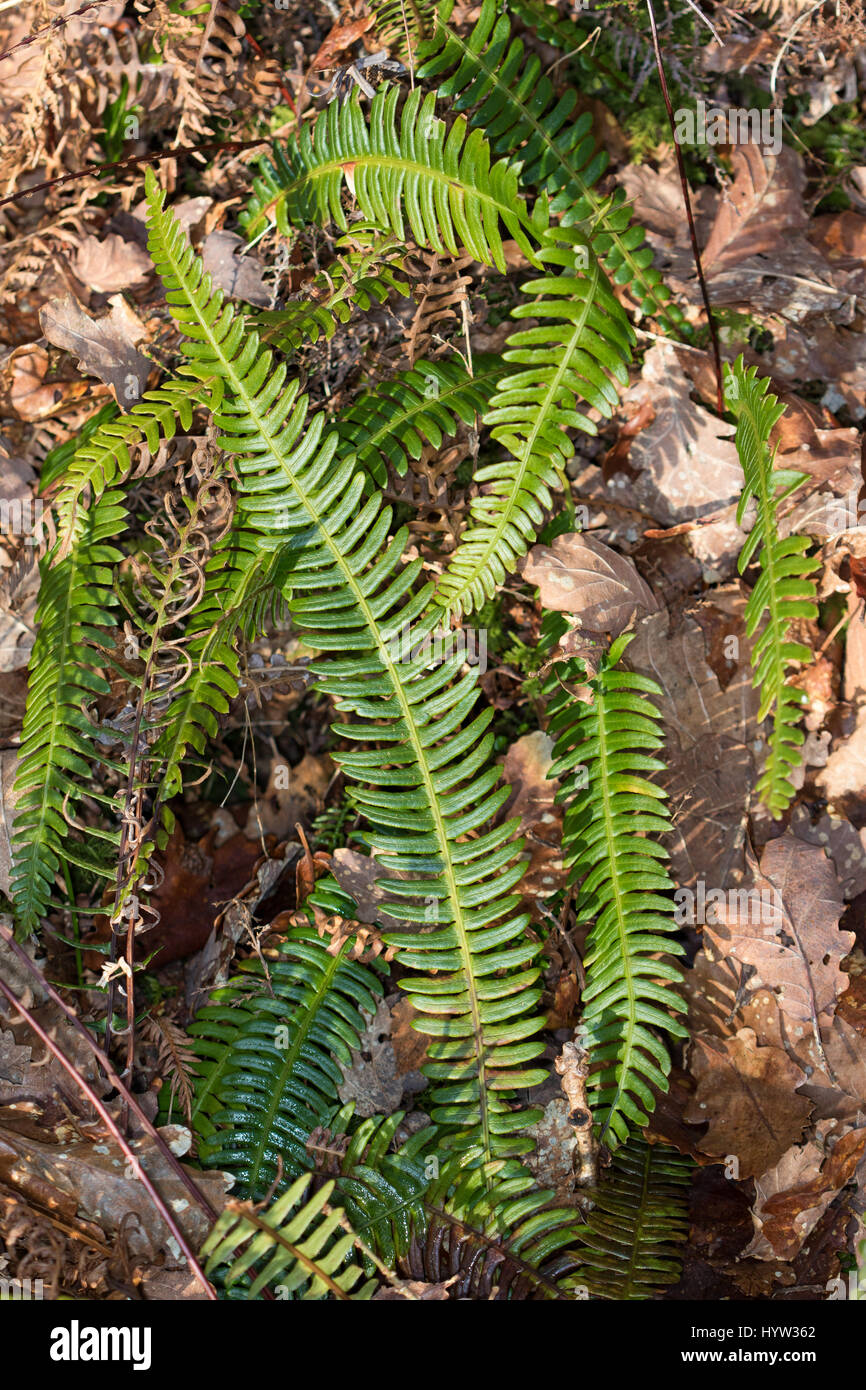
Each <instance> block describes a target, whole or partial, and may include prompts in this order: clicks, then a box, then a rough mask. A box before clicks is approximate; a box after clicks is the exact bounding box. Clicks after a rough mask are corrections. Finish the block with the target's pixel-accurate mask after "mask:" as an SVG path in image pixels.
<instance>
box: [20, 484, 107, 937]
mask: <svg viewBox="0 0 866 1390" xmlns="http://www.w3.org/2000/svg"><path fill="white" fill-rule="evenodd" d="M125 520H126V513H125V510H124V508H123V505H122V496H121V494H120V493H119V492H104V493H103V494H102V496H101V497H100V499H99V501H98V502H97V503H95V504H94V505H93V506H91V508H90V509H89V511H87V512H86V513H85V514H84V515H83V517H82V522H81V526H80V527H79V528H78V535H77V538H76V539H75V540H74V541H73V544H72V546H71V548H70V550H69V553H68V554H67V555H66V557H65V558H64V559H63V560H60V561H58V562H57V563H56V564H54V565H51V563H50V557H48V558H46V559H45V560H43V561H42V564H41V567H40V569H41V586H40V591H39V604H38V607H37V611H36V623H37V627H38V633H37V637H36V642H35V645H34V647H33V652H32V655H31V659H30V680H29V685H28V690H27V708H26V713H25V716H24V727H23V730H22V734H21V750H20V753H19V759H18V772H17V776H16V780H15V791H16V796H17V802H16V807H15V828H14V834H13V840H12V858H13V869H12V880H11V896H12V901H13V905H14V907H15V913H16V918H17V921H18V926H19V929H20V930H21V932H22V933H23V934H27V933H28V932H30V931H32V930H34V928H35V927H36V926H37V925H38V923H39V920H40V918H41V917H42V916H43V915H44V913H45V910H46V908H47V906H48V903H49V900H50V898H51V891H52V884H53V881H54V875H55V873H56V872H57V871H58V869H59V868H60V863H61V855H62V857H63V859H64V860H67V861H71V862H72V863H75V864H80V865H81V866H82V867H84V868H86V869H88V870H90V871H91V872H92V873H95V874H102V875H104V876H112V877H113V872H114V871H113V869H111V870H105V869H103V868H102V867H101V866H99V865H98V864H97V862H96V861H95V860H93V859H91V858H90V857H88V856H87V855H86V854H85V853H84V851H83V849H82V848H81V847H80V846H79V844H78V842H77V841H76V840H75V839H74V837H73V836H72V835H71V832H70V825H69V822H68V820H67V814H69V813H71V812H72V811H73V809H74V807H75V805H76V803H77V802H78V800H79V799H80V797H81V796H82V794H84V793H87V794H89V795H91V796H93V797H96V798H97V799H100V800H102V801H104V802H107V803H109V804H111V803H110V798H109V797H107V796H105V795H104V794H103V793H97V792H96V791H95V789H94V788H93V787H92V783H93V774H94V766H95V765H96V764H98V763H100V762H103V763H107V762H108V760H107V758H105V756H104V754H102V753H100V751H99V746H98V743H97V728H96V725H95V722H94V720H93V718H92V717H91V716H90V715H89V714H88V713H87V712H86V708H85V707H86V706H88V705H91V704H92V703H93V702H94V700H95V699H96V697H97V696H99V695H107V694H108V693H109V685H108V682H107V681H106V680H105V679H104V677H103V676H101V675H100V674H99V667H100V666H102V665H104V664H105V660H106V658H105V656H104V655H102V654H101V653H102V649H103V648H104V647H105V644H106V638H105V635H104V633H103V632H102V631H101V630H100V629H105V628H111V627H113V626H114V619H113V617H112V608H113V607H114V605H115V603H116V599H115V596H114V594H113V593H112V570H111V566H112V565H114V564H116V563H117V561H119V560H120V559H121V558H122V557H121V554H120V551H119V550H118V549H117V548H116V547H115V546H114V545H112V543H111V542H112V541H113V539H114V538H115V537H116V536H117V535H118V534H119V533H120V532H121V531H122V529H123V526H124V523H125ZM88 835H89V836H91V837H96V836H102V837H103V838H108V839H110V840H111V842H112V843H114V842H115V840H116V834H115V833H114V832H109V831H99V830H98V829H96V828H91V829H89V830H88Z"/></svg>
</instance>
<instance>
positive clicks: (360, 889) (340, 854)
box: [331, 849, 406, 931]
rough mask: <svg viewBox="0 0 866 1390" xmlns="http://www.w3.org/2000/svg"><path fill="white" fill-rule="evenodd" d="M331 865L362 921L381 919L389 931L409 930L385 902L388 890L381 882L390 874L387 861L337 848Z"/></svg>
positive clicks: (380, 923)
mask: <svg viewBox="0 0 866 1390" xmlns="http://www.w3.org/2000/svg"><path fill="white" fill-rule="evenodd" d="M331 867H332V868H333V871H334V877H335V879H336V880H337V882H338V883H339V885H340V887H341V888H342V890H343V892H344V893H348V894H349V897H350V898H352V899H353V901H354V903H355V906H356V908H357V910H358V920H359V921H360V922H370V923H374V922H375V923H378V925H379V926H381V927H384V928H385V930H386V931H405V930H406V923H405V922H403V921H401V920H400V919H399V918H397V917H392V916H390V914H389V913H388V912H386V911H385V909H384V907H383V906H382V904H383V903H384V902H385V901H386V899H387V894H386V891H385V889H384V887H382V886H381V885H382V884H383V883H384V882H385V881H386V880H387V879H388V878H389V876H390V875H389V873H388V869H387V865H386V863H384V862H383V861H382V860H379V859H376V858H374V857H373V856H372V855H367V854H360V853H359V852H358V851H357V850H354V849H337V850H335V851H334V853H333V855H332V856H331ZM393 876H394V877H395V878H399V877H400V875H399V874H394V875H393Z"/></svg>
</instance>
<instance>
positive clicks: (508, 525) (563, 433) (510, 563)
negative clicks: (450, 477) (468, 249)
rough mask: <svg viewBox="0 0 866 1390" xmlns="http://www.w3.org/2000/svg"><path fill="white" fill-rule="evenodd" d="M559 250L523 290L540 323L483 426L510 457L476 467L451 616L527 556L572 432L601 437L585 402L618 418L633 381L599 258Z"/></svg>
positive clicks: (448, 603) (452, 572)
mask: <svg viewBox="0 0 866 1390" xmlns="http://www.w3.org/2000/svg"><path fill="white" fill-rule="evenodd" d="M556 238H557V241H558V242H559V243H560V244H558V245H547V246H545V248H544V249H543V250H542V251H541V252H540V257H541V259H543V260H544V262H545V263H546V264H547V265H550V266H551V267H555V268H556V269H558V271H559V273H558V274H551V275H547V276H545V277H543V278H542V279H538V280H531V281H529V282H528V283H527V284H525V285H523V286H522V290H523V293H524V294H525V295H526V296H527V299H526V301H525V302H523V303H521V304H518V305H517V307H516V308H515V309H513V310H512V315H513V317H514V318H517V319H525V318H532V319H537V320H538V324H537V326H536V327H533V328H526V329H521V330H519V331H518V332H516V333H512V335H511V337H510V338H509V339H508V348H507V350H506V352H505V353H504V354H503V356H504V358H505V360H506V362H513V363H515V364H516V365H517V366H518V367H519V370H516V371H514V372H512V373H509V374H508V375H507V376H506V377H504V378H503V379H502V380H501V381H500V382H499V386H498V390H497V392H496V395H495V396H494V397H493V399H492V400H491V402H490V409H489V410H488V411H487V413H486V415H485V416H484V424H485V425H487V426H488V427H489V428H490V431H491V434H492V436H493V438H494V439H495V440H497V441H498V442H499V443H500V444H502V445H503V447H504V448H505V450H506V451H507V452H506V457H505V458H503V459H502V460H501V461H500V462H498V463H493V464H489V465H487V466H486V467H484V468H481V469H478V470H476V473H475V481H476V482H477V483H481V484H484V485H486V487H485V490H484V492H483V494H482V496H480V497H478V498H476V499H475V500H474V501H473V502H472V506H471V520H470V522H469V525H468V526H467V529H466V531H465V532H464V534H463V535H462V537H461V539H460V544H459V546H458V549H457V551H456V553H455V555H454V557H453V558H452V560H451V562H450V563H449V565H448V568H447V570H446V572H445V574H444V575H443V577H442V580H441V583H440V585H439V589H438V592H437V601H438V602H439V603H441V604H442V606H443V607H445V608H447V609H448V610H449V611H450V612H452V613H457V614H459V613H471V612H472V611H473V609H477V608H480V607H481V606H482V604H484V603H485V602H486V601H487V600H488V599H490V598H492V597H493V595H494V593H495V591H496V588H497V587H498V585H500V584H501V583H502V582H503V580H504V579H505V577H506V575H507V574H508V573H510V571H511V570H513V569H514V567H515V565H516V563H517V561H518V559H519V558H520V557H521V556H522V555H524V554H525V553H526V551H527V550H528V548H529V546H530V545H531V544H532V542H533V541H534V539H535V536H536V534H537V532H538V530H539V529H540V527H541V525H542V523H543V521H544V512H545V510H546V509H547V508H549V507H550V506H551V505H552V501H553V492H554V491H555V490H556V489H557V488H558V487H561V486H563V485H564V483H565V465H566V463H567V462H568V459H569V458H570V457H571V455H572V453H573V452H574V448H573V445H572V443H571V440H570V438H569V435H568V430H569V429H580V430H584V431H585V432H586V433H588V434H595V433H597V430H596V426H595V424H594V423H593V421H592V420H591V419H590V417H589V416H588V415H587V414H586V412H585V407H584V406H583V403H584V402H585V403H586V405H587V406H590V407H593V408H594V409H595V410H597V411H599V413H600V414H601V415H603V416H604V417H605V418H606V419H610V417H611V415H612V413H613V410H614V407H615V406H616V404H617V402H618V399H619V396H618V392H617V384H619V385H620V386H624V385H625V384H626V383H627V381H628V373H627V370H626V365H625V364H626V363H627V362H628V361H629V359H630V356H631V344H632V342H633V341H634V336H633V332H632V329H631V327H630V325H629V323H628V320H627V318H626V316H625V314H624V313H623V310H622V308H621V307H620V305H619V304H618V303H617V301H616V299H615V298H614V296H613V294H612V293H611V290H610V288H609V287H608V285H607V283H606V281H605V279H604V275H603V273H602V271H601V269H600V267H599V265H598V262H597V261H596V259H595V257H594V256H593V255H592V254H591V253H590V252H588V251H587V248H586V246H585V244H584V242H583V238H582V237H581V236H580V234H579V233H576V232H569V231H559V232H557V233H556Z"/></svg>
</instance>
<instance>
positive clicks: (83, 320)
mask: <svg viewBox="0 0 866 1390" xmlns="http://www.w3.org/2000/svg"><path fill="white" fill-rule="evenodd" d="M110 303H111V310H110V312H109V313H108V314H106V315H104V316H103V318H101V319H94V318H92V317H91V316H90V314H88V313H86V312H85V310H84V309H82V307H81V305H80V304H79V303H78V301H77V300H76V299H74V298H73V297H72V295H71V294H67V295H64V296H63V298H62V299H50V300H49V301H48V303H47V304H46V305H45V306H44V307H43V308H42V309H40V310H39V322H40V324H41V326H42V332H43V333H44V334H45V337H46V338H47V339H48V341H49V343H53V344H54V346H55V347H59V348H64V349H66V351H67V352H72V353H74V354H75V356H76V357H77V358H78V365H79V368H80V369H81V371H83V372H86V373H87V375H88V376H97V377H99V380H100V381H103V382H105V385H106V386H108V387H110V388H111V390H112V391H113V393H114V397H115V400H116V401H117V404H118V405H119V406H120V408H121V410H129V409H130V408H131V407H132V406H133V405H135V403H136V401H138V400H140V399H141V397H142V395H143V394H144V391H145V388H146V387H147V378H148V374H149V372H150V369H151V365H152V364H151V362H150V360H149V359H148V358H147V357H144V356H143V355H142V353H140V352H139V351H138V350H137V348H136V346H135V344H136V343H138V342H140V341H141V339H142V338H144V337H145V328H144V325H143V324H142V323H141V320H140V319H139V318H138V317H137V315H136V314H134V313H133V311H132V310H131V309H130V307H129V305H128V304H127V303H126V301H125V300H124V299H123V298H122V296H121V295H119V294H118V295H115V296H114V297H113V299H112V300H111V301H110Z"/></svg>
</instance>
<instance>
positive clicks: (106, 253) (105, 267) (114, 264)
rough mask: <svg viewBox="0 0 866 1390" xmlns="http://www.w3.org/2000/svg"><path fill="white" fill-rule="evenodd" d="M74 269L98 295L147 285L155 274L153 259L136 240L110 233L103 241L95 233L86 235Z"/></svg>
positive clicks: (81, 279)
mask: <svg viewBox="0 0 866 1390" xmlns="http://www.w3.org/2000/svg"><path fill="white" fill-rule="evenodd" d="M72 269H73V270H74V272H75V274H76V275H77V276H78V279H79V280H80V281H81V283H82V284H83V285H86V286H87V288H88V289H90V290H96V292H97V294H117V293H118V292H119V291H121V290H131V289H135V288H136V286H138V285H143V284H144V282H145V281H146V280H147V278H148V276H150V275H152V274H153V262H152V260H151V259H150V256H149V255H148V254H147V252H146V251H144V250H143V249H142V247H140V246H139V245H137V243H136V242H134V241H124V239H123V237H122V236H118V235H117V233H116V232H109V233H108V235H107V236H105V237H103V238H102V240H101V241H100V239H99V237H95V236H86V237H83V238H82V240H81V241H80V242H79V244H78V252H77V254H76V257H75V260H74V261H73V263H72Z"/></svg>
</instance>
